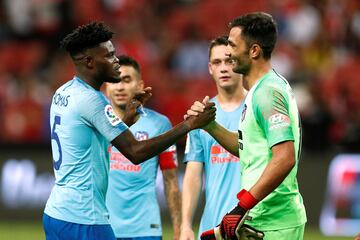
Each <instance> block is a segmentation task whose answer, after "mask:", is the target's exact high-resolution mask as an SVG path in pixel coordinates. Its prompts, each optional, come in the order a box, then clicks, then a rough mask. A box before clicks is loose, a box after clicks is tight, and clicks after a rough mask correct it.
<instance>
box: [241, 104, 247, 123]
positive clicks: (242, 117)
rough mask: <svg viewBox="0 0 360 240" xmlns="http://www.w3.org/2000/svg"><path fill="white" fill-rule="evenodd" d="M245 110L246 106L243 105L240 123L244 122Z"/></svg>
mask: <svg viewBox="0 0 360 240" xmlns="http://www.w3.org/2000/svg"><path fill="white" fill-rule="evenodd" d="M246 109H247V106H246V104H244V109H243V111H242V113H241V121H244V119H245V115H246Z"/></svg>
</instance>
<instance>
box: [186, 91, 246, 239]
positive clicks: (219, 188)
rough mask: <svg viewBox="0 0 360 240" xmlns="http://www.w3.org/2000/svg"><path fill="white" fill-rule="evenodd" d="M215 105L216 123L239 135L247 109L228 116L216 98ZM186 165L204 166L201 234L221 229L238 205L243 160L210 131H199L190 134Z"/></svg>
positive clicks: (238, 108)
mask: <svg viewBox="0 0 360 240" xmlns="http://www.w3.org/2000/svg"><path fill="white" fill-rule="evenodd" d="M211 101H212V102H214V103H215V107H216V121H217V122H218V123H220V124H221V125H222V126H223V127H225V128H227V129H229V130H230V131H236V130H237V128H238V124H239V120H240V116H241V112H242V107H243V105H242V104H241V105H239V106H238V107H237V108H236V109H235V110H233V111H231V112H226V111H224V110H223V109H222V108H221V107H220V105H219V103H218V101H217V99H216V97H215V98H213V99H211ZM184 161H185V162H200V163H203V165H204V173H205V174H204V175H205V194H206V195H205V198H206V203H205V207H204V212H203V215H202V217H201V221H200V227H199V233H201V232H203V231H206V230H208V229H211V228H214V227H215V226H216V225H218V224H219V223H220V221H221V219H222V217H223V216H224V215H225V214H226V213H227V212H228V211H230V210H231V209H232V208H233V207H234V206H235V204H237V199H236V194H237V193H238V192H239V190H240V189H241V188H240V186H241V185H240V172H241V167H240V160H239V158H237V157H235V156H234V155H232V154H231V153H229V152H228V151H226V150H225V149H224V148H223V147H222V146H221V145H220V144H219V143H218V142H216V140H215V139H214V138H213V137H211V136H210V135H209V134H208V133H207V132H206V131H204V130H202V129H197V130H193V131H191V132H190V133H189V134H188V137H187V144H186V149H185V160H184Z"/></svg>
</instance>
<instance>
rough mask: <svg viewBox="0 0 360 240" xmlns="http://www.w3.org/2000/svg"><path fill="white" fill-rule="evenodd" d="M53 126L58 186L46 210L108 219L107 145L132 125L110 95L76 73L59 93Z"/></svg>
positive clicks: (78, 218) (83, 220) (64, 216)
mask: <svg viewBox="0 0 360 240" xmlns="http://www.w3.org/2000/svg"><path fill="white" fill-rule="evenodd" d="M50 126H51V146H52V152H53V164H54V173H55V185H54V187H53V189H52V191H51V194H50V197H49V199H48V201H47V203H46V207H45V213H46V214H47V215H49V216H51V217H53V218H56V219H60V220H63V221H68V222H72V223H78V224H109V213H108V210H107V208H106V205H105V196H106V190H107V187H108V173H109V153H108V151H107V148H108V146H109V145H110V142H111V141H112V140H113V139H115V137H117V136H118V135H119V134H121V133H122V132H123V131H125V130H126V129H128V127H127V126H126V124H125V123H123V122H122V121H121V120H120V119H119V118H118V117H117V116H116V115H115V114H114V112H113V109H112V107H111V105H110V104H109V102H108V100H107V99H106V97H105V96H104V95H103V94H102V93H101V92H100V91H96V90H95V89H93V88H92V87H91V86H90V85H88V84H86V83H85V82H84V81H82V80H81V79H79V78H78V77H74V78H73V79H72V80H70V81H68V82H67V83H65V84H64V85H63V86H61V87H60V88H59V89H58V90H57V91H56V92H55V95H54V96H53V99H52V103H51V109H50Z"/></svg>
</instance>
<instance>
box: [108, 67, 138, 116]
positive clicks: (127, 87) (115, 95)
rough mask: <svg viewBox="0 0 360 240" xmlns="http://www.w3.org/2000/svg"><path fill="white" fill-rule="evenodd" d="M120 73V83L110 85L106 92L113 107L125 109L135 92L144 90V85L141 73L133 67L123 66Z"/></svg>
mask: <svg viewBox="0 0 360 240" xmlns="http://www.w3.org/2000/svg"><path fill="white" fill-rule="evenodd" d="M120 72H121V73H120V82H118V83H108V84H107V85H106V87H107V89H106V92H107V95H108V96H109V98H110V100H111V103H112V104H113V105H115V106H117V107H119V108H121V109H125V107H126V104H127V103H128V102H129V101H130V100H131V99H132V97H133V96H134V94H135V92H137V91H139V90H141V89H143V87H144V83H143V81H142V80H141V75H140V73H138V72H137V71H136V70H135V69H134V68H133V67H132V66H126V65H122V66H121V67H120Z"/></svg>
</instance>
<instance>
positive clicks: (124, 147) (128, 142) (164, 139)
mask: <svg viewBox="0 0 360 240" xmlns="http://www.w3.org/2000/svg"><path fill="white" fill-rule="evenodd" d="M215 111H216V109H215V107H214V104H213V103H207V104H206V107H205V110H204V112H202V113H200V114H199V115H198V116H192V117H189V118H188V119H186V120H184V121H183V122H181V123H179V124H178V125H176V126H175V127H173V128H172V129H171V130H169V131H167V132H166V133H164V134H161V135H159V136H157V137H154V138H152V139H148V140H145V141H138V140H136V139H135V137H134V136H133V134H132V133H131V132H130V130H129V129H127V130H125V131H124V132H122V133H121V134H120V135H119V136H117V137H116V138H115V139H114V140H113V141H112V142H111V144H112V145H113V146H115V147H116V148H117V149H118V150H119V151H120V152H122V153H123V154H124V156H125V157H127V158H128V159H129V160H130V161H131V162H132V163H134V164H140V163H142V162H144V161H145V160H147V159H149V158H151V157H153V156H156V155H158V154H159V153H160V152H162V151H164V150H165V149H167V148H168V147H170V146H171V145H172V144H174V143H175V142H176V141H178V140H179V139H180V138H181V137H183V136H184V135H185V134H186V133H188V132H189V131H191V130H193V129H197V128H202V127H204V126H205V125H207V124H208V123H209V122H211V121H213V120H214V119H215Z"/></svg>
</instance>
